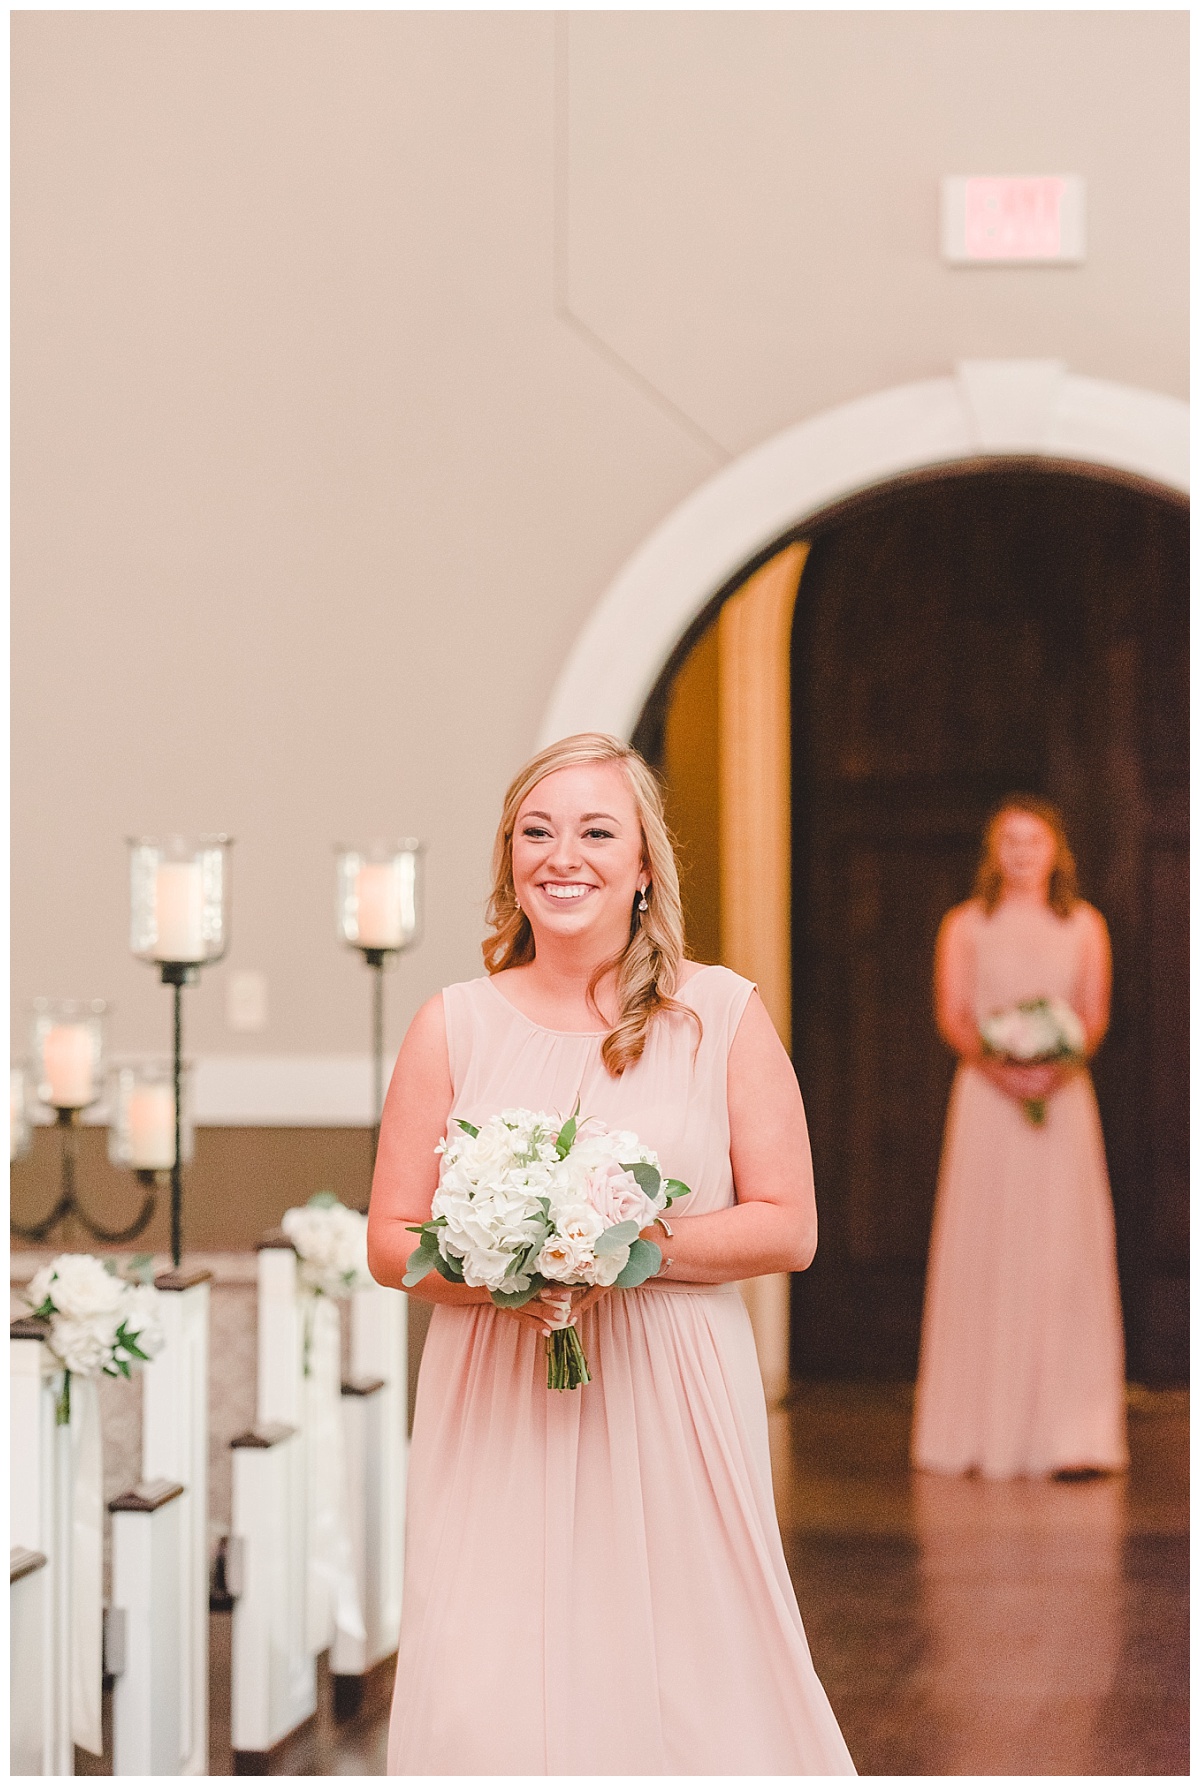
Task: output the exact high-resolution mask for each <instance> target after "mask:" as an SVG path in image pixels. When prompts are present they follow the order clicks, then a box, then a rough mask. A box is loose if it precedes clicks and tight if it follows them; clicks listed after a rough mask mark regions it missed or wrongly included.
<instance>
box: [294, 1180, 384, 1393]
mask: <svg viewBox="0 0 1200 1786" xmlns="http://www.w3.org/2000/svg"><path fill="white" fill-rule="evenodd" d="M281 1226H282V1228H283V1231H284V1233H285V1234H286V1235H287V1237H288V1239H289V1240H290V1241H291V1243H292V1245H293V1247H294V1248H295V1250H296V1258H297V1261H298V1264H297V1269H296V1275H297V1278H298V1279H299V1283H300V1288H301V1290H303V1291H304V1292H305V1293H306V1308H305V1320H304V1374H305V1376H308V1375H309V1374H310V1371H311V1364H312V1311H313V1308H314V1306H315V1301H316V1298H317V1297H319V1296H329V1297H332V1298H333V1299H334V1300H335V1301H339V1302H344V1301H345V1300H346V1299H347V1298H348V1297H350V1296H352V1295H353V1294H354V1292H355V1291H356V1290H361V1289H364V1288H365V1287H366V1286H367V1285H368V1284H373V1283H374V1282H375V1280H374V1278H373V1277H372V1276H371V1273H370V1271H369V1270H368V1268H367V1218H366V1216H365V1215H363V1214H362V1212H361V1211H360V1210H357V1209H350V1208H349V1207H348V1206H347V1205H346V1204H345V1203H340V1202H339V1201H338V1199H337V1198H336V1197H335V1196H334V1194H333V1192H332V1191H318V1192H317V1193H316V1195H315V1196H314V1197H310V1198H309V1200H308V1202H307V1203H304V1204H301V1205H299V1206H298V1207H297V1208H295V1209H286V1210H285V1211H284V1213H283V1221H282V1224H281Z"/></svg>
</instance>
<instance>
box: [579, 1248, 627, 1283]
mask: <svg viewBox="0 0 1200 1786" xmlns="http://www.w3.org/2000/svg"><path fill="white" fill-rule="evenodd" d="M628 1263H629V1248H628V1247H627V1246H623V1247H618V1249H617V1251H616V1252H615V1253H599V1254H597V1255H596V1256H595V1257H594V1258H593V1259H591V1260H590V1261H589V1263H588V1264H587V1265H586V1266H585V1267H584V1269H583V1271H582V1273H581V1276H582V1277H583V1278H584V1281H585V1282H586V1283H589V1284H605V1285H611V1284H615V1283H616V1281H617V1279H618V1278H619V1277H620V1275H621V1273H622V1272H623V1271H624V1269H625V1267H626V1266H627V1265H628Z"/></svg>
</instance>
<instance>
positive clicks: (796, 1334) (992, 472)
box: [792, 462, 1188, 1382]
mask: <svg viewBox="0 0 1200 1786" xmlns="http://www.w3.org/2000/svg"><path fill="white" fill-rule="evenodd" d="M1187 531H1188V520H1187V512H1186V508H1185V507H1184V505H1183V504H1182V502H1181V501H1179V500H1178V499H1176V498H1173V497H1170V496H1168V495H1165V494H1164V493H1161V492H1159V491H1157V490H1155V489H1153V488H1152V487H1149V486H1141V485H1133V484H1131V483H1125V482H1121V481H1119V480H1116V479H1113V478H1109V477H1106V476H1104V475H1093V474H1091V473H1088V472H1084V471H1082V470H1081V471H1079V472H1074V471H1072V470H1069V469H1048V468H1047V467H1046V465H1045V463H1044V462H1042V463H1040V464H1035V463H1032V462H1023V463H1011V462H1010V463H1007V464H1005V465H1002V466H997V465H994V464H993V465H991V466H989V467H986V468H985V467H980V468H978V469H974V468H971V469H964V470H963V471H961V472H957V471H956V472H954V473H951V474H947V475H945V476H938V477H932V478H922V479H918V480H910V481H908V482H906V483H904V484H902V485H895V486H892V487H891V488H889V489H887V490H884V491H880V492H876V493H873V494H871V495H870V496H868V497H865V498H863V499H860V500H859V501H858V502H857V503H855V504H854V505H850V506H848V507H847V508H846V510H844V511H843V512H842V513H841V514H839V515H835V516H832V517H829V518H827V519H826V520H825V521H824V522H823V523H822V524H821V525H820V526H818V527H816V528H815V529H813V530H811V532H809V530H806V533H807V534H808V537H811V539H812V542H813V544H812V550H811V553H810V556H809V560H808V563H807V565H806V566H805V570H804V576H803V579H802V584H801V589H800V595H799V601H798V603H797V608H796V620H795V626H794V630H793V638H792V735H793V826H792V834H793V873H792V887H793V901H794V925H793V976H792V978H793V1039H794V1054H795V1059H796V1065H797V1070H798V1072H799V1075H800V1080H801V1084H802V1086H803V1087H804V1091H805V1097H806V1101H807V1104H808V1110H809V1118H810V1124H811V1128H812V1135H813V1147H814V1155H815V1160H816V1167H817V1179H818V1190H819V1196H820V1206H821V1240H820V1247H819V1250H818V1255H817V1259H816V1262H815V1263H814V1265H813V1267H812V1269H811V1270H810V1271H809V1272H807V1273H805V1274H804V1275H803V1276H798V1277H796V1278H794V1279H793V1319H792V1362H793V1370H794V1372H795V1373H796V1374H798V1375H803V1376H809V1377H826V1376H867V1377H880V1376H883V1377H898V1378H908V1377H911V1376H912V1375H913V1374H914V1371H915V1366H916V1357H917V1343H918V1334H919V1324H920V1312H921V1301H922V1293H923V1286H924V1266H925V1255H926V1250H927V1247H928V1241H929V1228H930V1218H931V1211H932V1202H933V1193H934V1185H935V1180H936V1175H937V1165H938V1153H939V1148H940V1141H941V1129H942V1120H943V1116H944V1112H945V1104H946V1096H947V1092H948V1089H949V1084H950V1077H951V1062H950V1059H949V1056H948V1054H947V1052H946V1050H945V1049H944V1047H943V1046H942V1044H941V1043H940V1041H939V1040H938V1037H937V1035H936V1032H935V1030H934V1026H933V1021H932V1013H931V1002H930V967H931V957H932V950H933V943H934V937H935V934H936V930H937V926H938V922H939V919H940V918H941V915H942V913H943V912H944V911H945V910H946V908H947V907H948V906H950V905H952V904H953V903H955V902H956V901H957V900H960V899H962V898H965V897H966V896H967V894H968V893H969V891H970V886H971V880H972V873H973V867H974V862H975V856H976V851H977V847H978V840H979V835H980V831H981V828H982V825H983V822H984V819H985V817H986V815H987V813H988V810H989V809H990V807H991V806H992V805H993V803H994V802H995V801H996V800H997V799H998V798H999V797H1000V796H1002V795H1003V794H1005V793H1006V792H1008V791H1010V790H1012V789H1025V790H1028V791H1030V792H1035V793H1043V794H1045V795H1046V796H1048V797H1049V798H1050V799H1052V800H1054V801H1056V802H1057V803H1058V804H1059V805H1061V807H1062V808H1063V809H1064V812H1065V814H1066V819H1067V825H1068V829H1069V832H1070V835H1071V837H1072V839H1073V841H1074V843H1075V846H1076V852H1077V855H1078V858H1079V865H1080V871H1081V881H1082V887H1083V891H1084V893H1085V895H1086V896H1087V897H1089V898H1090V899H1092V900H1093V902H1094V903H1095V904H1096V905H1098V906H1099V907H1100V909H1101V910H1102V911H1103V912H1104V914H1105V916H1106V918H1107V919H1108V922H1109V925H1110V927H1111V931H1112V937H1113V950H1114V960H1115V996H1114V1009H1113V1024H1112V1031H1111V1034H1110V1037H1109V1039H1108V1041H1107V1043H1106V1044H1105V1047H1104V1048H1103V1050H1102V1052H1101V1054H1100V1056H1099V1059H1098V1061H1097V1066H1096V1082H1097V1089H1098V1092H1099V1097H1100V1106H1101V1112H1102V1116H1103V1120H1104V1128H1105V1135H1106V1139H1107V1145H1108V1155H1109V1165H1110V1171H1111V1175H1112V1181H1113V1190H1114V1199H1115V1203H1116V1211H1117V1228H1118V1249H1119V1256H1120V1269H1121V1282H1122V1293H1123V1297H1124V1304H1125V1317H1126V1324H1127V1337H1128V1348H1129V1374H1130V1376H1131V1378H1133V1379H1135V1380H1140V1381H1143V1382H1179V1381H1183V1380H1184V1379H1185V1377H1186V1368H1187V1255H1186V1246H1187V1219H1188V1200H1187V1185H1188V1181H1187V1135H1186V1123H1187V1043H1188V1031H1187V928H1186V926H1187V866H1188V863H1187V735H1188V734H1187V627H1188V609H1187V600H1188V549H1187Z"/></svg>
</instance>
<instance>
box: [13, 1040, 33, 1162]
mask: <svg viewBox="0 0 1200 1786" xmlns="http://www.w3.org/2000/svg"><path fill="white" fill-rule="evenodd" d="M29 1105H30V1097H29V1075H28V1074H27V1073H26V1071H25V1067H24V1065H23V1063H21V1062H19V1061H18V1062H14V1064H13V1065H12V1066H10V1067H9V1069H8V1158H9V1163H10V1164H12V1162H13V1161H15V1160H23V1159H26V1158H27V1157H28V1155H29V1153H30V1151H31V1150H32V1148H33V1119H32V1116H31V1114H30V1108H29Z"/></svg>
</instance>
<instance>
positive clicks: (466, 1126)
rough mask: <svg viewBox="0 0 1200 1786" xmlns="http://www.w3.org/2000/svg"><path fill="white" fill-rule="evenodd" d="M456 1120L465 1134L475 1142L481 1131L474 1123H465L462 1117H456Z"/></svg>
mask: <svg viewBox="0 0 1200 1786" xmlns="http://www.w3.org/2000/svg"><path fill="white" fill-rule="evenodd" d="M454 1120H455V1122H456V1123H457V1124H458V1126H459V1128H460V1129H462V1131H463V1133H464V1134H467V1135H469V1136H470V1137H471V1139H472V1141H474V1139H475V1137H476V1135H478V1133H479V1130H478V1129H477V1128H476V1127H475V1124H474V1123H472V1122H464V1121H463V1119H462V1117H461V1116H456V1117H455V1118H454Z"/></svg>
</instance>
